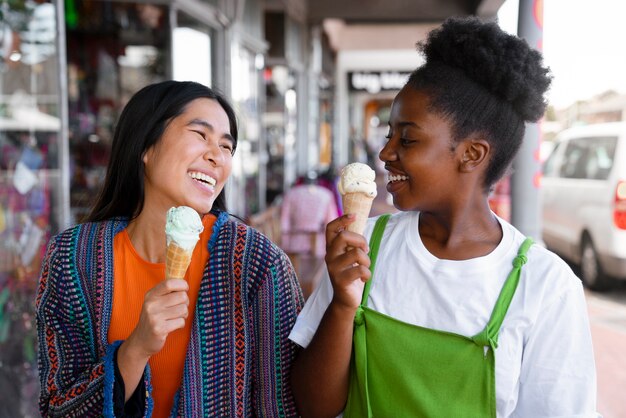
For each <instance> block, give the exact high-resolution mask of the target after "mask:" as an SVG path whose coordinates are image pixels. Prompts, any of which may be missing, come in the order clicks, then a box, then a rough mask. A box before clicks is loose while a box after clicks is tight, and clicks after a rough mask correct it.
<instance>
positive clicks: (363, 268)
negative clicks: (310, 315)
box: [325, 215, 371, 310]
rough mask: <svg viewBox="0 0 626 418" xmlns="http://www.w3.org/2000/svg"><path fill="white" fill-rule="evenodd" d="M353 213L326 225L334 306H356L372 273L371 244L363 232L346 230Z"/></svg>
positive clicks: (327, 254)
mask: <svg viewBox="0 0 626 418" xmlns="http://www.w3.org/2000/svg"><path fill="white" fill-rule="evenodd" d="M352 222H354V215H343V216H341V217H339V218H337V219H335V220H334V221H332V222H330V223H329V224H328V225H327V226H326V258H325V261H326V266H327V268H328V274H329V276H330V281H331V283H332V285H333V301H332V303H333V304H335V306H337V307H340V308H347V309H350V310H356V308H357V307H358V306H359V304H360V303H361V297H362V295H363V286H364V283H365V282H366V281H368V280H369V279H370V277H371V273H370V270H369V266H370V259H369V256H368V255H367V253H368V252H369V247H368V244H367V241H366V239H365V237H364V236H363V235H360V234H357V233H354V232H350V231H348V230H347V227H348V225H350V224H351V223H352Z"/></svg>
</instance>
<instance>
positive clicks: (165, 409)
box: [108, 215, 217, 418]
mask: <svg viewBox="0 0 626 418" xmlns="http://www.w3.org/2000/svg"><path fill="white" fill-rule="evenodd" d="M216 219H217V218H216V217H215V216H214V215H205V216H204V217H203V218H202V224H203V225H204V231H202V234H200V240H199V241H198V244H197V245H196V248H195V249H194V251H193V256H192V258H191V264H190V266H189V269H188V270H187V274H186V275H185V279H186V280H187V282H188V283H189V317H187V320H186V321H185V327H184V328H183V329H178V330H176V331H173V332H172V333H171V334H169V335H168V336H167V340H166V341H165V346H164V347H163V349H162V350H161V351H160V352H159V353H157V354H155V355H153V356H152V357H151V358H150V360H149V364H150V371H151V373H152V395H153V401H154V411H153V415H152V416H153V417H155V418H160V417H168V416H169V412H170V410H171V409H172V405H173V403H174V395H175V394H176V392H177V391H178V388H179V386H180V383H181V381H182V377H183V371H184V366H185V354H186V352H187V345H188V343H189V337H190V334H191V324H192V323H193V313H194V312H195V308H196V299H197V298H198V291H199V290H200V281H201V279H202V273H203V270H204V266H205V265H206V262H207V260H208V258H209V251H208V249H207V245H208V242H209V238H210V237H211V230H212V228H213V224H214V223H215V221H216ZM113 266H114V267H113V274H114V275H113V284H114V286H113V311H112V313H111V325H110V327H109V333H108V338H109V343H112V342H114V341H117V340H125V339H126V338H128V336H129V335H130V334H131V333H132V331H133V329H135V326H136V325H137V323H138V322H139V315H140V313H141V307H142V305H143V299H144V295H145V294H146V292H147V291H148V290H150V289H151V288H153V287H154V286H156V285H157V284H158V283H159V282H160V281H161V280H163V279H164V278H165V263H150V262H148V261H145V260H144V259H142V258H141V257H140V256H139V254H137V252H136V251H135V248H134V247H133V244H132V243H131V241H130V237H129V236H128V232H127V230H126V229H124V230H123V231H121V232H120V233H118V234H117V235H116V236H115V238H114V239H113Z"/></svg>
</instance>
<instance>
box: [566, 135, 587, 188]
mask: <svg viewBox="0 0 626 418" xmlns="http://www.w3.org/2000/svg"><path fill="white" fill-rule="evenodd" d="M585 142H586V141H584V140H583V139H582V138H576V139H572V140H571V141H569V142H568V144H567V147H566V148H565V154H564V156H563V162H562V163H561V167H560V169H559V177H564V178H569V179H582V178H585V175H586V174H585V172H586V161H587V151H588V147H587V145H586V143H585Z"/></svg>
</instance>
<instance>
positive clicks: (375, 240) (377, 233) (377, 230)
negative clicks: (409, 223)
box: [361, 213, 391, 306]
mask: <svg viewBox="0 0 626 418" xmlns="http://www.w3.org/2000/svg"><path fill="white" fill-rule="evenodd" d="M390 217H391V215H390V214H388V213H387V214H385V215H381V216H380V217H379V218H378V220H376V224H375V225H374V231H373V232H372V236H371V238H370V260H371V263H370V271H371V272H372V277H371V278H370V279H369V280H368V281H367V282H366V283H365V287H364V288H363V298H362V299H361V305H362V306H367V297H368V296H369V294H370V284H371V283H372V280H373V279H374V276H373V274H374V269H375V268H376V257H377V256H378V249H379V248H380V241H381V240H382V238H383V232H385V226H386V225H387V221H388V220H389V218H390Z"/></svg>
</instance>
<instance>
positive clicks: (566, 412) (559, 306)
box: [511, 284, 601, 418]
mask: <svg viewBox="0 0 626 418" xmlns="http://www.w3.org/2000/svg"><path fill="white" fill-rule="evenodd" d="M595 407H596V370H595V363H594V357H593V348H592V343H591V335H590V332H589V319H588V316H587V307H586V304H585V298H584V293H583V289H582V286H581V285H580V284H578V285H577V286H573V287H572V288H570V289H569V290H567V291H566V292H564V293H563V294H562V295H561V296H560V297H558V298H557V299H556V300H555V301H554V302H553V303H551V304H550V305H549V306H547V307H546V309H545V311H544V312H541V313H540V315H539V317H538V319H537V322H536V323H535V325H534V327H533V331H532V333H531V334H530V335H529V337H528V340H527V341H526V343H525V346H524V353H523V359H522V368H521V375H520V382H519V398H518V403H517V406H516V408H515V411H514V413H513V414H512V415H511V416H512V417H515V418H518V417H519V418H522V417H533V418H547V417H560V418H597V417H601V416H600V415H599V414H598V413H597V412H596V411H595Z"/></svg>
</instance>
